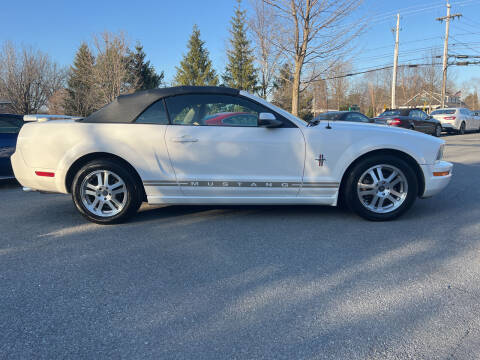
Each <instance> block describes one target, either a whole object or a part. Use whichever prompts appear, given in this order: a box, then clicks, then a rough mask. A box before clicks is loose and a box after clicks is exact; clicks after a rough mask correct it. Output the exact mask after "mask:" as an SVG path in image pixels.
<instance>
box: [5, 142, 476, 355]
mask: <svg viewBox="0 0 480 360" xmlns="http://www.w3.org/2000/svg"><path fill="white" fill-rule="evenodd" d="M444 139H445V140H446V141H447V143H448V146H447V148H446V159H447V160H449V161H452V162H454V163H455V168H454V178H453V180H452V182H451V184H450V185H449V187H448V188H447V189H446V190H445V191H443V192H442V193H441V194H440V195H437V196H435V197H434V198H432V199H427V200H418V201H417V203H416V204H415V206H414V207H413V208H412V209H411V210H410V211H409V212H408V213H407V214H406V215H405V216H403V217H402V218H401V219H399V220H397V221H394V222H385V223H373V222H368V221H365V220H362V219H361V218H358V217H356V216H355V215H353V214H350V213H348V212H345V211H343V210H340V209H336V208H330V207H315V206H296V207H294V206H286V207H273V206H272V207H270V206H261V207H260V206H229V207H187V206H166V207H148V206H144V207H142V209H141V213H140V214H139V215H138V216H137V217H135V218H134V219H133V220H132V221H131V222H129V223H127V224H123V225H116V226H103V227H102V226H99V225H95V224H92V223H88V222H87V221H86V220H84V219H83V218H82V217H81V216H80V215H79V214H78V212H77V211H76V210H75V209H74V207H73V204H72V201H71V198H70V197H69V196H66V195H51V194H49V195H46V194H39V193H23V192H22V191H21V189H20V188H19V187H18V185H16V184H15V183H13V182H7V183H2V185H0V214H1V215H0V305H1V311H0V358H8V359H17V358H18V359H20V358H21V359H24V358H41V359H54V358H91V359H93V358H100V357H108V358H125V359H143V358H152V359H214V358H218V359H233V358H236V359H259V358H262V359H294V358H295V359H406V358H415V359H419V358H422V359H423V358H425V359H450V358H451V359H473V358H477V356H478V354H480V329H479V325H480V301H479V299H480V280H479V279H480V277H479V276H480V205H479V201H480V187H479V185H478V184H479V183H480V134H468V135H464V136H446V137H444Z"/></svg>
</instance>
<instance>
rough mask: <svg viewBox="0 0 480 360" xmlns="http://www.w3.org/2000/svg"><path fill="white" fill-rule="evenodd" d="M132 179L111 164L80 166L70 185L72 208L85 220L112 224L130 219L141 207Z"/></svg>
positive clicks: (110, 162)
mask: <svg viewBox="0 0 480 360" xmlns="http://www.w3.org/2000/svg"><path fill="white" fill-rule="evenodd" d="M139 186H140V185H139V184H138V183H137V181H136V180H135V177H134V176H133V175H132V174H131V173H130V171H128V170H126V169H125V168H124V167H122V166H120V165H119V164H118V163H117V162H115V161H112V160H96V161H92V162H89V163H88V164H86V165H85V166H83V167H82V168H81V169H80V170H79V171H78V173H77V174H76V176H75V178H74V179H73V184H72V197H73V202H74V203H75V206H76V207H77V209H78V210H79V211H80V213H81V214H82V215H83V216H85V217H86V218H87V219H88V220H90V221H93V222H95V223H97V224H114V223H119V222H122V221H125V220H126V219H128V218H129V217H131V216H132V215H134V214H135V213H136V212H137V210H138V208H139V207H140V205H141V203H142V196H141V189H140V188H139Z"/></svg>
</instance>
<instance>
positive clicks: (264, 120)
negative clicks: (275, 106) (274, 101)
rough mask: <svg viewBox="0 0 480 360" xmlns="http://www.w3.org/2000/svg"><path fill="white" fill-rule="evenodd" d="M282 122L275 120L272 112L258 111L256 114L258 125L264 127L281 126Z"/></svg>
mask: <svg viewBox="0 0 480 360" xmlns="http://www.w3.org/2000/svg"><path fill="white" fill-rule="evenodd" d="M282 125H283V123H282V122H281V121H280V120H277V118H276V117H275V115H273V114H272V113H265V112H263V113H260V114H258V126H259V127H265V128H276V127H280V126H282Z"/></svg>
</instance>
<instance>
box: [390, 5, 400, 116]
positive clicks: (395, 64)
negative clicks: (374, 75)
mask: <svg viewBox="0 0 480 360" xmlns="http://www.w3.org/2000/svg"><path fill="white" fill-rule="evenodd" d="M399 32H400V14H397V30H396V38H395V53H394V55H393V76H392V109H395V108H396V107H397V104H396V103H395V97H396V90H397V67H398V39H399Z"/></svg>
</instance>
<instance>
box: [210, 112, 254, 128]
mask: <svg viewBox="0 0 480 360" xmlns="http://www.w3.org/2000/svg"><path fill="white" fill-rule="evenodd" d="M257 122H258V116H257V115H255V114H252V113H247V112H224V113H218V114H213V115H210V116H207V117H206V118H205V119H204V120H203V123H204V125H207V126H215V125H216V126H218V125H220V126H221V125H224V126H235V125H237V126H238V125H241V126H257Z"/></svg>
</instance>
